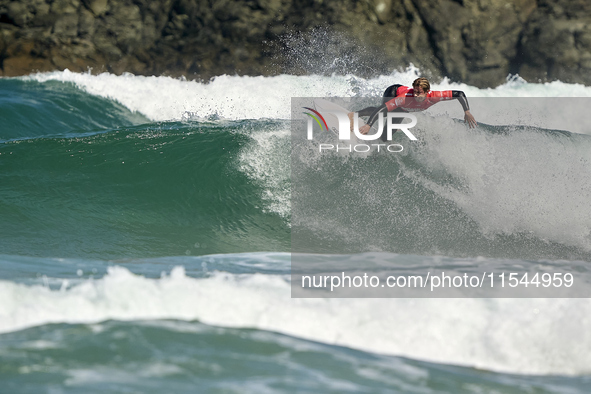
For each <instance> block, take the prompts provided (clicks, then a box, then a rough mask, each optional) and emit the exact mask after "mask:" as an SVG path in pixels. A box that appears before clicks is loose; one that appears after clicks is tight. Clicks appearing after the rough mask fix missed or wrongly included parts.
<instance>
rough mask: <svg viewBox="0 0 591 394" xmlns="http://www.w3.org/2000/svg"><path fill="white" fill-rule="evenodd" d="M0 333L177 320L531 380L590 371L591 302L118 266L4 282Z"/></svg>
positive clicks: (0, 293) (1, 284)
mask: <svg viewBox="0 0 591 394" xmlns="http://www.w3.org/2000/svg"><path fill="white" fill-rule="evenodd" d="M0 299H2V300H3V302H2V303H1V304H0V317H1V319H0V332H9V331H14V330H19V329H23V328H26V327H31V326H36V325H42V324H47V323H93V322H99V321H103V320H107V319H117V320H137V319H179V320H195V319H198V320H200V321H201V322H203V323H206V324H211V325H218V326H226V327H244V328H256V329H261V330H270V331H276V332H281V333H285V334H289V335H293V336H296V337H301V338H306V339H310V340H315V341H319V342H323V343H328V344H336V345H343V346H349V347H352V348H357V349H361V350H365V351H370V352H377V353H382V354H392V355H401V356H407V357H411V358H416V359H423V360H430V361H435V362H441V363H446V364H459V365H468V366H474V367H477V368H483V369H490V370H497V371H506V372H513V373H531V374H588V373H590V372H591V369H590V367H589V366H590V365H591V354H590V353H589V352H587V351H586V349H589V347H590V346H591V337H590V336H589V335H588V333H589V332H591V320H590V319H589V318H588V317H587V316H591V301H590V300H588V299H578V300H572V299H552V300H548V299H517V300H505V299H488V300H487V299H420V300H415V299H292V298H290V286H289V283H288V282H287V281H286V280H285V278H283V277H280V276H274V275H262V274H254V275H252V274H250V275H232V274H228V273H218V274H216V275H214V276H213V277H210V278H205V279H195V278H190V277H187V276H186V275H185V273H184V269H183V268H182V267H176V268H174V269H173V270H172V271H171V273H170V275H166V276H164V277H162V278H160V279H147V278H144V277H142V276H137V275H134V274H132V273H130V272H129V271H128V270H127V269H125V268H122V267H112V268H110V269H109V271H108V274H107V275H105V276H104V277H103V278H101V279H95V280H92V279H88V280H86V281H84V282H82V283H80V284H78V285H76V286H73V287H70V288H67V289H62V290H50V289H49V288H47V287H44V286H41V285H33V286H28V285H23V284H17V283H13V282H7V281H2V282H0Z"/></svg>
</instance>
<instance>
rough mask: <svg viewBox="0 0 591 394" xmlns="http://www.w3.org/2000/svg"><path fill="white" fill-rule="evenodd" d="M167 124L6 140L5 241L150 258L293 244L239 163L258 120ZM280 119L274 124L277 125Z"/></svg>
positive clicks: (1, 244) (69, 253)
mask: <svg viewBox="0 0 591 394" xmlns="http://www.w3.org/2000/svg"><path fill="white" fill-rule="evenodd" d="M222 123H223V122H217V123H165V124H148V125H142V126H133V127H125V128H123V127H122V128H120V129H119V130H116V131H115V130H114V131H110V132H107V133H102V134H95V135H86V136H80V137H70V138H37V139H27V140H19V141H12V142H7V143H4V144H2V145H0V183H1V184H2V188H0V222H1V223H2V226H1V227H0V250H2V251H3V253H5V254H18V255H42V256H59V257H99V256H100V257H101V258H117V257H137V256H140V257H148V256H171V255H181V254H199V255H201V254H208V253H222V252H223V253H232V252H245V251H260V250H283V251H285V250H289V228H288V226H287V224H286V219H285V218H283V217H281V216H280V215H278V214H273V213H269V212H268V211H267V210H265V209H264V207H265V204H266V202H265V201H263V200H262V199H261V197H260V196H261V195H263V194H264V190H263V188H262V186H261V185H260V184H259V183H257V182H255V181H253V180H252V178H250V177H249V176H247V175H246V173H245V172H243V171H240V166H242V165H243V160H241V149H244V148H245V147H247V146H248V145H249V143H252V140H251V137H249V134H250V133H251V131H252V130H259V129H261V128H264V127H267V128H268V127H269V125H268V124H266V126H265V125H261V124H259V123H256V122H247V121H243V122H233V123H226V124H222ZM274 127H277V125H275V126H273V125H271V129H273V128H274Z"/></svg>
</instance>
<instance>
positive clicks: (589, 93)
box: [24, 66, 591, 123]
mask: <svg viewBox="0 0 591 394" xmlns="http://www.w3.org/2000/svg"><path fill="white" fill-rule="evenodd" d="M419 75H420V70H418V69H417V68H415V67H412V66H411V67H409V68H408V69H407V70H405V71H403V72H393V73H392V74H391V75H384V76H380V77H377V78H372V79H364V78H360V77H356V76H354V75H347V76H318V75H310V76H293V75H279V76H272V77H263V76H255V77H251V76H229V75H222V76H218V77H215V78H213V79H212V80H211V81H208V82H197V81H187V80H183V79H175V78H170V77H162V76H160V77H156V76H151V77H144V76H134V75H131V74H125V75H120V76H117V75H114V74H108V73H103V74H99V75H91V74H89V73H73V72H70V71H68V70H65V71H55V72H49V73H39V74H34V75H30V76H27V77H24V79H26V80H34V81H38V82H46V81H62V82H70V83H73V84H74V85H75V86H77V87H78V88H80V89H82V90H84V91H86V92H88V93H90V94H93V95H97V96H101V97H104V98H108V99H112V100H115V101H117V102H119V103H121V104H122V105H124V106H125V107H127V108H129V109H130V110H131V111H137V112H139V113H141V114H143V115H144V116H146V117H148V118H149V119H151V120H154V121H166V120H181V119H187V118H192V117H198V118H199V117H200V118H208V117H212V116H214V117H221V118H226V119H263V118H271V119H289V118H290V115H291V114H290V102H291V98H292V97H352V96H355V97H357V96H362V97H372V96H373V97H379V96H381V95H382V93H383V91H384V89H385V88H386V87H387V86H389V85H392V84H394V83H401V84H406V85H409V84H410V83H411V82H412V81H413V80H414V79H415V78H416V77H417V76H419ZM432 89H434V90H441V89H461V90H464V91H465V92H466V94H467V95H468V97H470V98H472V97H591V87H586V86H583V85H578V84H567V83H563V82H551V83H527V82H525V81H523V80H521V79H519V78H512V79H510V80H509V81H508V82H507V83H505V84H503V85H501V86H499V87H497V88H494V89H479V88H476V87H473V86H469V85H465V84H458V83H451V82H449V81H448V80H447V79H446V80H443V81H442V82H441V83H439V84H433V85H432ZM456 106H457V104H456ZM437 107H438V106H435V107H433V108H434V109H436V108H437ZM457 107H458V108H460V107H459V106H457ZM460 109H461V108H460ZM488 110H490V108H487V107H485V108H482V109H480V108H475V110H474V111H473V112H474V114H475V116H476V117H477V120H481V121H485V122H486V121H487V120H488V121H490V119H494V111H493V112H492V114H491V116H486V117H483V116H482V115H483V114H481V113H479V112H483V111H488ZM437 111H439V112H440V111H442V110H441V109H440V110H437ZM454 112H458V111H456V110H454ZM460 114H461V113H460ZM489 118H490V119H489ZM489 123H490V122H489Z"/></svg>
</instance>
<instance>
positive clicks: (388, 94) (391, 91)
mask: <svg viewBox="0 0 591 394" xmlns="http://www.w3.org/2000/svg"><path fill="white" fill-rule="evenodd" d="M401 86H402V85H399V84H397V85H392V86H388V88H387V89H386V90H385V91H384V95H383V96H382V97H383V98H382V104H386V103H387V102H388V101H390V100H392V99H393V98H394V97H396V91H397V90H398V88H399V87H401Z"/></svg>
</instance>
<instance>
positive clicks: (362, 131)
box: [359, 124, 371, 134]
mask: <svg viewBox="0 0 591 394" xmlns="http://www.w3.org/2000/svg"><path fill="white" fill-rule="evenodd" d="M370 129H371V126H370V125H368V124H366V125H365V126H363V127H360V128H359V131H360V132H361V134H367V133H369V130H370Z"/></svg>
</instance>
